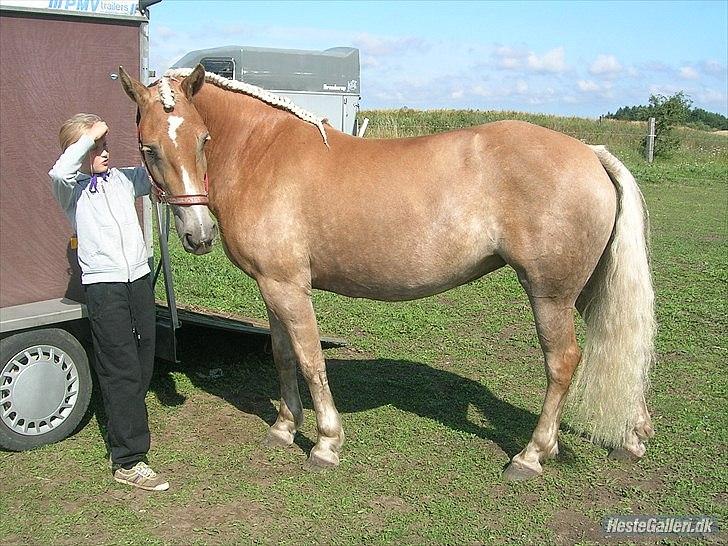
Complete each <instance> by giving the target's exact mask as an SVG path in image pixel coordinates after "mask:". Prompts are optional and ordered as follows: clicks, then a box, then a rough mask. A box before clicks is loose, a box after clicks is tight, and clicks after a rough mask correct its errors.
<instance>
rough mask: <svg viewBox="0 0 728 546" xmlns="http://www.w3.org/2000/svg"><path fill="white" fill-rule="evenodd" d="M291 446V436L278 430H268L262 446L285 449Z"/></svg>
mask: <svg viewBox="0 0 728 546" xmlns="http://www.w3.org/2000/svg"><path fill="white" fill-rule="evenodd" d="M292 445H293V434H291V433H290V432H282V431H280V430H275V429H272V428H271V429H269V430H268V434H267V436H266V437H265V440H263V446H264V447H268V448H286V447H291V446H292Z"/></svg>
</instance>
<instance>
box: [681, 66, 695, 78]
mask: <svg viewBox="0 0 728 546" xmlns="http://www.w3.org/2000/svg"><path fill="white" fill-rule="evenodd" d="M680 77H681V78H684V79H686V80H697V79H698V78H700V75H699V74H698V71H697V70H695V69H694V68H693V67H692V66H683V67H682V68H680Z"/></svg>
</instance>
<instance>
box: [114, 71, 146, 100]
mask: <svg viewBox="0 0 728 546" xmlns="http://www.w3.org/2000/svg"><path fill="white" fill-rule="evenodd" d="M119 76H120V78H121V86H122V87H123V88H124V91H126V94H127V95H129V98H130V99H131V100H133V101H134V102H136V103H137V105H138V106H142V105H143V104H145V103H146V102H147V101H148V99H149V89H147V88H146V87H144V86H143V85H142V84H141V83H140V82H138V81H136V80H135V79H134V78H132V77H131V76H130V75H129V74H128V73H127V71H126V70H124V67H123V66H120V67H119Z"/></svg>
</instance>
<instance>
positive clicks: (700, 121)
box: [603, 91, 728, 131]
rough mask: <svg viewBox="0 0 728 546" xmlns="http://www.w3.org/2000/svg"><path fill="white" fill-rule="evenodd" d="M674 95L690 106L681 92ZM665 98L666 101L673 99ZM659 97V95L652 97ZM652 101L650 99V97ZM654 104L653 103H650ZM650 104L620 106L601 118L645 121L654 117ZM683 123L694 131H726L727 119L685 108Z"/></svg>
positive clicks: (720, 115) (700, 109)
mask: <svg viewBox="0 0 728 546" xmlns="http://www.w3.org/2000/svg"><path fill="white" fill-rule="evenodd" d="M676 95H681V97H680V98H681V99H682V100H683V101H688V103H689V104H692V102H691V101H690V99H689V98H688V97H687V96H686V95H685V94H684V93H683V92H682V91H681V92H680V93H677V94H676ZM676 95H673V96H672V97H665V98H666V99H671V98H674V97H675V96H676ZM653 96H654V97H659V96H661V95H656V96H655V95H653ZM651 99H652V97H651ZM652 102H653V103H654V101H652ZM653 103H651V104H650V105H649V106H643V105H640V106H622V107H621V108H618V109H617V111H616V112H615V113H613V114H612V113H611V112H607V113H606V114H605V115H604V116H603V117H605V118H607V119H621V120H626V121H647V120H648V119H649V118H650V117H652V116H654V115H655V114H654V111H653V110H654V108H653V106H654V104H653ZM681 123H685V124H686V125H688V126H689V127H693V128H695V129H701V130H704V131H710V130H713V129H720V130H724V131H725V130H728V118H727V117H726V116H724V115H722V114H716V113H714V112H708V111H706V110H703V109H702V108H690V107H689V106H687V116H686V117H685V119H684V120H683V121H682V122H681Z"/></svg>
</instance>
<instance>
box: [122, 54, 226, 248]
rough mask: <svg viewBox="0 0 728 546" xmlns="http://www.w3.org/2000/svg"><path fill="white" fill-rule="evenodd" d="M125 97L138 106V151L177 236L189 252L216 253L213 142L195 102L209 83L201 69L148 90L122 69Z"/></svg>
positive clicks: (168, 79)
mask: <svg viewBox="0 0 728 546" xmlns="http://www.w3.org/2000/svg"><path fill="white" fill-rule="evenodd" d="M119 74H120V76H121V83H122V85H123V87H124V91H126V94H127V95H129V97H130V98H131V99H132V100H133V101H134V102H135V103H136V104H137V107H138V114H137V123H138V125H137V129H138V134H139V149H140V150H141V153H142V158H143V160H144V164H145V165H146V167H147V170H148V171H149V174H150V175H151V177H152V182H153V184H152V185H153V186H154V192H155V193H156V195H157V198H158V199H159V200H160V201H163V202H166V203H169V204H170V205H172V210H173V211H174V218H175V225H176V227H177V234H178V235H179V238H180V240H181V241H182V246H184V248H185V250H186V251H187V252H191V253H193V254H205V253H207V252H210V250H211V249H212V241H213V239H214V238H215V234H216V233H217V226H215V223H214V222H213V221H212V218H211V217H210V213H209V210H208V208H207V204H208V196H207V190H208V188H207V161H206V159H205V150H204V147H205V143H206V142H207V141H208V140H209V139H210V135H209V134H208V132H207V128H206V127H205V124H204V123H203V122H202V118H201V117H200V114H199V113H198V112H197V110H196V109H195V107H194V106H193V104H192V102H191V101H192V97H193V95H194V94H195V93H197V91H199V90H200V88H201V87H202V84H203V83H204V81H205V69H204V68H203V67H202V65H197V67H196V68H195V70H193V71H192V73H191V74H190V75H189V76H187V77H185V78H181V79H180V80H179V81H177V80H172V79H171V78H162V80H161V81H160V83H159V85H158V86H157V87H156V88H155V87H150V88H147V87H145V86H144V85H142V84H141V83H140V82H138V81H137V80H135V79H134V78H132V77H131V76H129V74H128V73H127V72H126V71H125V70H124V68H123V67H121V66H120V67H119Z"/></svg>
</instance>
